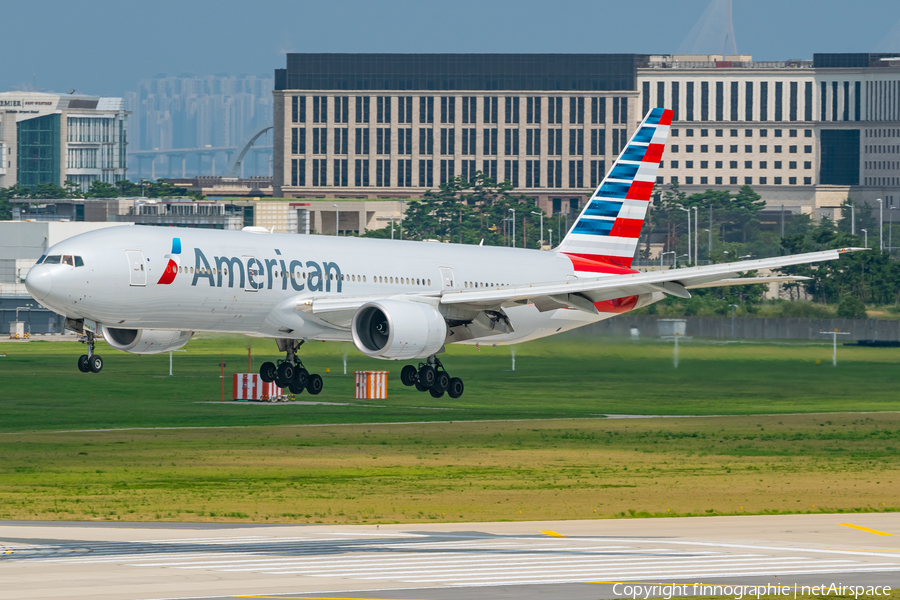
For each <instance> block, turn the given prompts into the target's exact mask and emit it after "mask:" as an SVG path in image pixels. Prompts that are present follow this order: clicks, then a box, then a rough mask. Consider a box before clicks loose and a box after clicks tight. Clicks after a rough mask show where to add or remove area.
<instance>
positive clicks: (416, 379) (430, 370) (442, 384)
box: [400, 356, 465, 399]
mask: <svg viewBox="0 0 900 600" xmlns="http://www.w3.org/2000/svg"><path fill="white" fill-rule="evenodd" d="M400 381H402V382H403V385H406V386H416V389H417V390H419V391H420V392H429V393H431V396H432V397H433V398H440V397H441V396H443V395H444V394H445V393H446V394H447V395H448V396H450V397H451V398H454V399H455V398H459V397H460V396H462V395H463V392H464V391H465V386H464V385H463V381H462V379H460V378H459V377H450V375H449V374H448V373H447V371H446V370H445V369H444V365H442V364H441V361H440V360H439V359H437V358H435V357H434V356H429V357H428V362H426V363H424V364H423V363H420V364H419V368H418V369H416V367H414V366H412V365H406V366H405V367H403V370H402V371H400Z"/></svg>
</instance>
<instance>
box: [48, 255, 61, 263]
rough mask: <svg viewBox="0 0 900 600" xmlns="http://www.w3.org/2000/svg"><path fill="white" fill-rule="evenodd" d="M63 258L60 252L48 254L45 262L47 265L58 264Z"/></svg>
mask: <svg viewBox="0 0 900 600" xmlns="http://www.w3.org/2000/svg"><path fill="white" fill-rule="evenodd" d="M61 258H62V257H61V256H60V255H59V254H55V255H53V256H48V257H47V260H45V261H44V264H45V265H58V264H59V262H60V259H61Z"/></svg>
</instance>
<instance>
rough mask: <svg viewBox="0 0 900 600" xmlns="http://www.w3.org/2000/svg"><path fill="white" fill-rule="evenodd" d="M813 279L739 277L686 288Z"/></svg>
mask: <svg viewBox="0 0 900 600" xmlns="http://www.w3.org/2000/svg"><path fill="white" fill-rule="evenodd" d="M810 279H812V277H804V276H802V275H766V276H765V277H738V278H733V279H717V280H716V281H711V282H709V283H695V284H693V285H686V286H684V287H685V289H688V290H697V289H700V288H711V287H727V286H729V285H753V284H754V283H785V282H791V281H809V280H810Z"/></svg>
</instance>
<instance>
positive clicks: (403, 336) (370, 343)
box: [351, 300, 447, 360]
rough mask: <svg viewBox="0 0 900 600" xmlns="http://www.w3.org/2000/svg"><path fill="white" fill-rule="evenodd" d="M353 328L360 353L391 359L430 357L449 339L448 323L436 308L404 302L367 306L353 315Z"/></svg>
mask: <svg viewBox="0 0 900 600" xmlns="http://www.w3.org/2000/svg"><path fill="white" fill-rule="evenodd" d="M351 329H352V332H353V343H354V345H355V346H356V347H357V349H359V351H360V352H362V353H363V354H366V355H368V356H371V357H373V358H383V359H387V360H408V359H412V358H427V357H429V356H431V355H432V354H435V353H436V352H437V351H438V350H440V349H441V346H443V345H444V340H446V339H447V323H446V322H445V321H444V317H443V316H442V315H441V313H440V312H438V310H437V309H436V308H434V307H433V306H431V305H429V304H423V303H421V302H412V301H403V300H378V301H375V302H369V303H368V304H365V305H363V306H362V308H360V309H359V310H358V311H356V314H355V315H353V324H352V325H351Z"/></svg>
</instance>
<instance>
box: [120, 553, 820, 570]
mask: <svg viewBox="0 0 900 600" xmlns="http://www.w3.org/2000/svg"><path fill="white" fill-rule="evenodd" d="M703 560H707V559H706V558H704V559H703ZM797 560H802V559H797ZM245 562H250V561H245ZM252 562H253V563H255V564H254V566H252V567H250V566H246V567H238V565H233V566H228V563H221V562H212V563H205V564H204V566H184V565H169V566H173V567H176V568H181V569H208V568H216V570H227V571H229V572H234V571H253V570H259V569H260V567H263V570H265V572H266V573H276V572H279V573H285V572H286V573H301V572H305V571H313V572H320V573H322V572H329V571H335V570H343V569H346V568H347V567H348V566H353V567H354V572H362V571H379V572H386V571H389V570H390V569H391V568H392V567H393V565H392V564H391V563H395V564H396V565H398V566H400V567H401V568H403V569H407V570H408V569H435V568H439V569H440V570H442V571H447V570H449V568H450V567H453V566H456V565H460V566H466V565H469V564H475V565H476V566H475V567H468V568H483V567H484V566H485V565H507V566H515V565H520V564H525V563H532V564H533V563H536V562H544V563H547V564H557V563H562V564H565V565H569V564H580V563H588V564H621V563H626V564H634V563H635V562H641V563H648V564H656V563H657V562H658V561H655V560H653V561H651V560H647V559H644V560H640V561H635V560H634V559H628V560H622V559H617V560H602V559H599V558H593V557H590V558H589V557H584V558H573V557H568V556H517V557H507V558H504V559H500V560H498V559H496V558H490V559H487V558H485V557H471V558H449V557H443V556H440V557H434V559H433V560H423V558H422V557H410V558H404V559H402V560H401V559H397V560H392V561H390V562H388V561H385V560H378V559H370V560H348V561H343V560H342V561H340V562H336V561H330V562H329V563H325V564H324V565H322V564H317V563H316V562H299V561H292V560H286V561H281V560H277V561H274V562H276V563H277V562H288V563H292V564H291V565H282V566H279V567H277V568H273V563H272V562H271V561H266V560H258V561H252ZM416 564H421V565H422V566H421V567H416V566H414V565H416ZM134 566H148V565H146V564H145V565H134ZM226 567H227V568H226ZM301 568H305V569H304V570H303V571H300V570H297V571H285V570H286V569H301Z"/></svg>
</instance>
